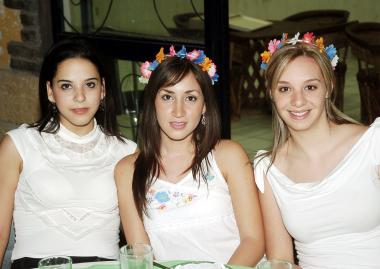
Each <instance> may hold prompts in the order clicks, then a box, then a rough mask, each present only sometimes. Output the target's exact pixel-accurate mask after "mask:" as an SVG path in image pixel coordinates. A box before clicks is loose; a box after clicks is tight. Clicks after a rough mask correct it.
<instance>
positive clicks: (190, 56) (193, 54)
mask: <svg viewBox="0 0 380 269" xmlns="http://www.w3.org/2000/svg"><path fill="white" fill-rule="evenodd" d="M199 55H200V52H199V50H193V51H191V52H188V53H187V54H186V58H187V59H189V60H190V61H194V60H196V59H198V57H199Z"/></svg>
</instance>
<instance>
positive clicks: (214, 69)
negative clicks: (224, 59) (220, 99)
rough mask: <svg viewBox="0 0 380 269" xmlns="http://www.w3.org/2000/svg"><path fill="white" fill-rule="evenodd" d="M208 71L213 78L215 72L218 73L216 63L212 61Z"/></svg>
mask: <svg viewBox="0 0 380 269" xmlns="http://www.w3.org/2000/svg"><path fill="white" fill-rule="evenodd" d="M207 73H208V75H209V76H210V78H212V77H213V76H214V75H215V73H216V65H215V64H214V63H212V64H211V65H210V68H209V69H208V71H207Z"/></svg>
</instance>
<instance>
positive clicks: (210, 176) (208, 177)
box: [205, 173, 215, 181]
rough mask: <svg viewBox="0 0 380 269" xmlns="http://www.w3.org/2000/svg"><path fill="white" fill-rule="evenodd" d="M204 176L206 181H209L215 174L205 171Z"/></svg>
mask: <svg viewBox="0 0 380 269" xmlns="http://www.w3.org/2000/svg"><path fill="white" fill-rule="evenodd" d="M205 178H206V180H207V181H211V180H213V179H214V178H215V176H214V175H211V174H209V173H207V175H206V176H205Z"/></svg>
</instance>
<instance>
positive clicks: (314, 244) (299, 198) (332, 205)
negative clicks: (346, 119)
mask: <svg viewBox="0 0 380 269" xmlns="http://www.w3.org/2000/svg"><path fill="white" fill-rule="evenodd" d="M260 153H262V152H259V153H258V154H260ZM269 162H270V160H269V158H265V159H263V160H262V161H257V160H256V161H255V166H254V168H255V179H256V184H257V186H258V188H259V189H260V191H261V192H264V180H265V176H266V178H267V180H268V182H269V185H270V187H271V188H272V191H273V194H274V196H275V199H276V201H277V204H278V206H279V208H280V211H281V214H282V219H283V221H284V224H285V227H286V229H287V230H288V232H289V233H290V235H291V236H292V237H293V238H294V240H295V248H296V250H297V256H298V259H299V262H300V264H299V265H300V266H301V267H302V268H303V269H317V268H318V269H320V268H324V269H329V268H331V269H332V268H345V269H349V268H350V269H358V268H373V269H374V268H380V175H379V174H378V173H379V172H378V171H379V166H380V118H378V119H377V120H376V121H375V122H374V123H373V124H372V126H371V127H370V128H369V129H368V130H367V131H366V132H365V133H364V134H363V135H362V137H361V138H360V139H359V141H358V142H357V143H356V144H355V145H354V146H353V148H352V149H351V150H350V152H349V153H348V154H347V155H346V156H345V157H344V158H343V160H342V161H341V162H340V163H339V164H338V165H337V166H336V167H335V169H334V170H333V171H331V173H330V174H329V175H328V176H326V178H324V179H323V180H321V181H319V182H313V183H295V182H294V181H292V179H290V178H288V177H287V176H286V175H284V174H282V173H281V171H280V170H278V169H277V168H276V167H275V166H274V165H272V166H271V167H270V169H269V172H268V173H267V174H266V175H265V173H266V171H267V167H268V165H269ZM305 169H307V167H305Z"/></svg>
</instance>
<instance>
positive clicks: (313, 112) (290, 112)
mask: <svg viewBox="0 0 380 269" xmlns="http://www.w3.org/2000/svg"><path fill="white" fill-rule="evenodd" d="M271 95H272V100H273V102H274V105H275V107H276V109H277V111H278V114H279V116H280V117H281V119H282V120H283V121H284V122H285V124H286V125H287V126H288V128H289V130H290V131H305V130H308V129H310V128H312V127H315V126H317V125H318V124H319V123H321V121H324V120H327V117H326V113H325V98H326V97H327V96H328V92H327V89H326V86H325V81H324V78H323V76H322V73H321V70H320V68H319V66H318V65H317V63H316V62H315V61H314V59H312V58H310V57H306V56H299V57H297V58H296V59H294V60H293V61H292V62H290V63H289V64H288V65H287V67H286V68H285V70H284V71H283V73H282V74H281V76H280V78H279V81H278V82H277V85H275V86H274V88H273V89H271Z"/></svg>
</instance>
